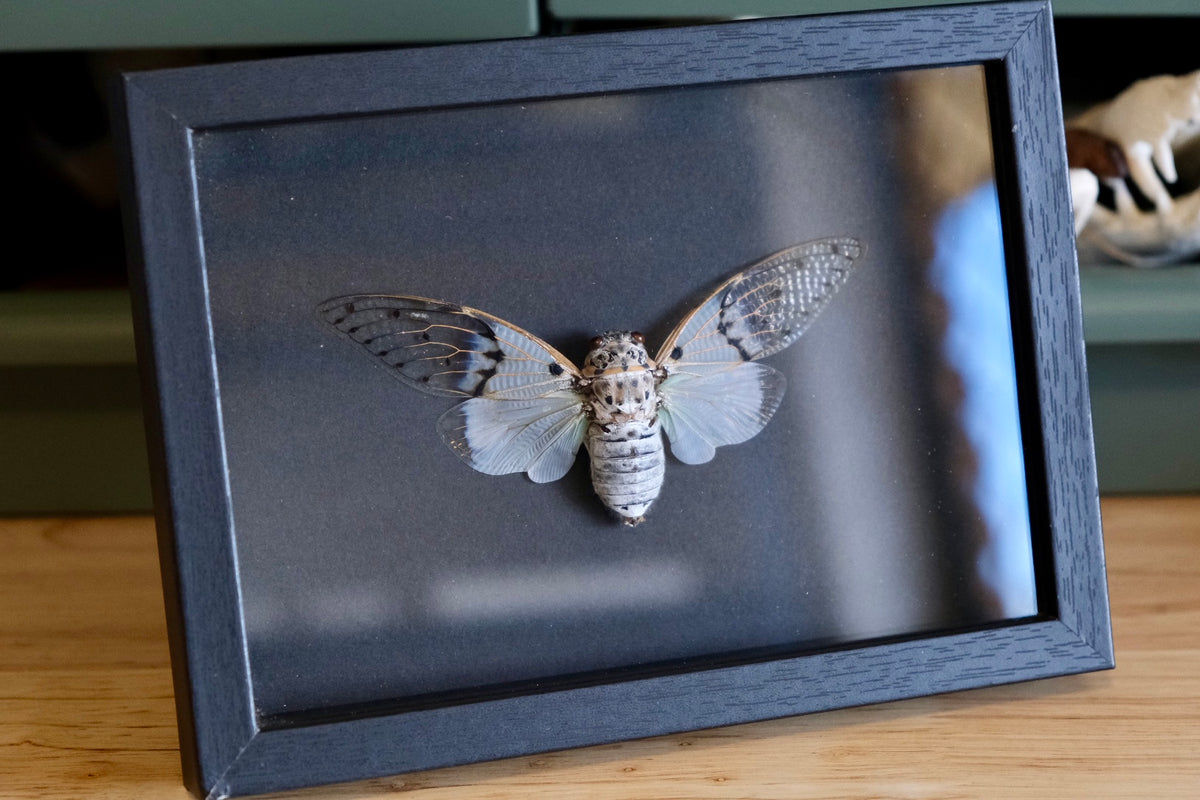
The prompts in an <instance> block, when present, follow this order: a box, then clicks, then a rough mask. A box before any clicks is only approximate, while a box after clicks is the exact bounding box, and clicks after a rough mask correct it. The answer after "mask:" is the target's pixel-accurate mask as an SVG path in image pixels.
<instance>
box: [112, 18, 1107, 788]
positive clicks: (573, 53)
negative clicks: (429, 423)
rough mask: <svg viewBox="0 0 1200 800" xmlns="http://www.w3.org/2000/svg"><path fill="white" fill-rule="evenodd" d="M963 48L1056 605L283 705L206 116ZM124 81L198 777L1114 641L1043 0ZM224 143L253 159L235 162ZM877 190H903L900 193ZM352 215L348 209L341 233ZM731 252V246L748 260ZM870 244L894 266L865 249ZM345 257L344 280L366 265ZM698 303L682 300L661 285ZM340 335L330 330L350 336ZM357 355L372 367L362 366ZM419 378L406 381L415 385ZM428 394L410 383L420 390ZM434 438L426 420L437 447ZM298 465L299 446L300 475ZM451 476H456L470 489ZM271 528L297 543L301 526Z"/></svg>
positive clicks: (1039, 660)
mask: <svg viewBox="0 0 1200 800" xmlns="http://www.w3.org/2000/svg"><path fill="white" fill-rule="evenodd" d="M957 65H981V67H982V74H983V75H984V77H985V79H986V80H985V83H986V95H987V101H988V108H989V114H990V119H991V129H992V131H993V134H992V136H993V139H992V145H993V151H994V158H995V182H996V184H997V186H998V189H999V192H998V205H999V209H1000V218H1001V220H1002V236H1003V247H1004V254H1005V255H1004V258H1005V264H1006V270H1007V280H1008V292H1009V296H1008V302H1009V304H1010V314H1011V316H1010V320H1011V335H1012V340H1013V343H1014V353H1015V355H1014V364H1015V371H1016V375H1015V380H1016V383H1017V385H1018V386H1019V387H1020V390H1021V391H1020V394H1021V423H1020V431H1021V437H1022V441H1023V448H1024V449H1023V455H1024V458H1025V476H1026V489H1027V500H1028V504H1029V519H1030V523H1029V524H1030V529H1031V552H1032V557H1033V561H1034V565H1035V567H1036V573H1037V587H1036V588H1037V610H1036V613H1031V614H1024V615H1021V616H1019V617H1017V618H1004V619H996V620H991V621H988V622H982V623H979V624H970V625H961V626H958V627H954V628H953V629H950V630H914V631H910V632H903V631H900V632H885V633H883V634H881V635H878V636H868V637H864V638H862V639H861V640H846V641H828V642H818V643H816V644H810V645H808V646H805V647H799V648H793V649H792V650H789V649H788V648H787V647H775V648H761V647H760V648H758V649H754V650H736V651H730V652H714V653H711V654H709V655H706V656H705V657H703V658H675V659H673V660H672V659H667V660H664V661H659V662H654V663H653V664H651V665H649V666H646V667H644V668H643V667H638V666H637V665H636V664H633V665H627V666H626V667H622V668H613V669H605V670H591V671H584V672H571V673H570V674H565V675H563V676H561V679H553V676H551V678H552V679H549V680H541V681H530V680H525V681H503V680H502V681H498V682H496V683H495V684H494V685H483V686H479V685H477V684H475V683H471V682H470V681H467V682H465V683H463V684H462V685H454V684H453V683H451V684H450V685H449V686H448V687H442V688H438V689H435V690H430V691H428V692H424V693H420V694H419V696H413V697H408V698H400V699H398V700H396V701H394V702H392V701H379V702H372V701H362V702H342V703H340V704H334V706H333V707H332V708H331V709H327V710H322V709H311V710H306V709H303V708H301V709H297V710H295V711H286V712H285V711H280V708H282V707H283V705H286V704H283V703H280V704H279V706H278V707H273V710H271V711H269V712H265V711H264V710H263V709H264V707H263V705H262V703H263V702H265V701H264V699H263V698H264V697H266V696H267V695H269V694H270V691H271V690H270V688H269V687H267V686H266V684H265V683H262V684H257V683H256V681H257V680H259V679H257V678H256V677H255V674H254V671H253V670H252V665H251V652H250V651H251V650H252V649H253V648H252V647H250V646H249V645H248V639H247V636H248V633H247V627H246V626H247V624H248V622H247V620H248V618H249V617H248V612H247V610H246V608H245V607H244V602H245V598H247V597H249V596H253V595H254V593H255V587H254V586H253V582H254V580H255V574H254V573H253V572H252V571H248V570H249V568H248V567H247V563H248V562H247V561H246V559H245V558H243V554H240V553H239V549H238V548H239V536H240V535H241V531H240V530H239V522H240V518H239V512H238V510H236V509H235V508H234V506H233V504H232V501H231V486H233V485H237V484H238V481H239V479H240V476H239V474H238V470H239V469H242V468H241V467H239V466H238V462H237V459H236V458H233V459H231V456H230V450H229V448H230V442H231V438H230V436H231V435H230V431H231V426H234V425H236V424H237V423H238V420H236V419H232V418H230V413H231V412H230V410H229V409H230V408H232V406H223V405H222V402H223V400H222V393H224V392H235V391H239V390H238V389H237V386H236V384H226V385H220V386H219V381H218V369H219V367H218V362H219V359H218V354H217V353H216V351H215V349H214V348H215V344H214V338H215V337H216V336H219V335H224V334H220V333H219V332H217V333H215V332H214V331H215V330H216V325H215V323H214V319H215V318H216V316H217V315H218V314H219V313H226V312H227V310H226V309H222V308H219V307H217V306H218V305H219V304H221V303H225V302H228V300H227V299H223V298H227V297H228V296H227V295H222V294H221V293H220V292H214V291H213V286H212V281H213V280H214V278H213V275H212V274H210V273H211V272H212V270H213V269H214V266H213V262H214V261H215V259H216V256H215V255H214V254H213V249H212V248H214V247H216V245H215V244H214V243H213V242H212V241H211V240H210V239H209V238H206V237H208V236H209V234H210V231H211V230H214V229H217V228H219V227H220V225H221V224H223V223H222V222H221V220H215V221H213V220H212V219H210V215H211V214H212V212H211V211H210V210H209V209H208V206H206V204H207V203H208V200H207V199H205V198H207V197H208V196H209V195H207V194H205V193H206V192H209V191H210V189H209V188H206V187H209V186H211V184H212V183H213V182H215V181H216V180H217V179H216V178H214V177H213V175H212V174H210V173H209V171H208V170H210V169H214V170H215V169H216V168H214V167H211V165H210V163H209V162H202V161H200V160H199V156H198V153H202V152H205V148H206V147H208V144H207V143H208V142H211V141H215V140H216V139H217V138H219V137H222V136H232V135H234V134H238V132H245V131H251V132H257V131H268V132H275V133H278V134H279V135H280V136H284V137H286V135H287V133H288V131H289V130H290V129H292V128H294V127H296V126H304V125H319V124H324V123H328V124H333V125H336V124H340V123H341V122H344V121H347V120H349V121H354V120H372V119H377V118H385V119H386V118H389V117H390V116H394V115H407V117H406V118H411V119H420V118H422V115H425V117H426V118H429V117H431V115H438V114H443V113H445V112H454V111H457V110H462V109H468V110H476V109H484V110H487V109H490V108H493V107H500V106H510V105H511V104H514V103H539V102H545V101H559V100H570V99H573V98H594V97H600V98H606V97H622V96H626V95H630V96H632V95H636V94H638V93H643V94H644V95H645V96H648V97H650V98H651V101H653V98H655V97H670V96H672V93H676V92H684V91H687V90H690V89H693V88H697V87H700V88H705V89H714V88H715V89H717V90H720V89H722V88H731V89H734V90H736V89H737V88H738V87H746V86H755V85H759V84H769V83H772V82H777V81H783V80H791V79H808V78H820V77H830V76H833V77H835V78H839V79H841V78H853V77H854V76H857V75H874V74H879V73H881V72H886V71H895V70H915V69H926V68H938V67H951V66H957ZM647 93H648V94H647ZM118 96H119V105H120V109H121V113H120V114H119V115H118V117H119V120H120V123H121V124H122V125H124V130H123V131H122V139H123V143H124V145H125V151H126V152H125V156H126V163H127V170H126V177H127V181H126V183H127V190H128V191H127V192H126V199H127V212H128V214H127V220H128V236H129V240H130V244H131V248H130V249H131V253H132V256H131V261H132V264H131V274H132V278H133V288H134V299H135V317H136V321H137V330H138V343H139V361H140V364H141V365H142V368H143V374H144V381H145V384H146V397H147V403H146V413H147V424H148V427H149V431H150V441H151V459H152V464H153V465H154V469H153V472H154V481H155V485H154V495H155V504H156V515H157V525H158V531H159V547H160V554H161V561H162V569H163V581H164V592H165V597H166V606H167V612H168V617H169V623H170V624H169V628H170V636H171V652H172V660H173V667H174V674H175V693H176V703H177V710H178V717H179V729H180V744H181V751H182V758H183V764H184V779H185V782H186V783H187V785H188V786H189V788H190V789H191V790H192V791H193V792H195V793H196V794H197V795H200V796H207V797H225V796H231V795H243V794H254V793H261V792H268V791H275V790H280V789H285V788H290V787H299V786H307V785H313V784H319V783H327V782H335V781H346V780H354V779H360V778H366V777H371V776H380V775H388V774H395V773H401V772H406V771H412V770H419V769H428V768H433V767H438V766H445V765H452V764H461V763H468V762H474V761H481V760H488V759H496V758H504V757H508V756H515V755H520V754H527V753H533V752H539V751H546V750H553V749H561V748H566V747H577V746H585V745H591V744H598V743H604V742H612V741H616V740H621V739H629V738H637V737H645V736H653V735H658V734H663V733H668V732H675V731H681V730H689V729H697V728H704V727H711V726H719V725H729V724H734V723H741V722H748V721H753V720H760V719H767V718H773V717H779V716H786V715H792V714H801V713H808V712H814V711H821V710H827V709H832V708H838V707H844V706H851V705H860V704H867V703H875V702H882V701H888V700H895V699H900V698H907V697H912V696H918V695H924V694H930V693H938V692H946V691H954V690H959V689H966V688H973V687H980V686H987V685H993V684H997V683H1005V682H1012V681H1020V680H1028V679H1035V678H1043V677H1048V676H1055V675H1063V674H1069V673H1077V672H1085V671H1089V670H1098V669H1106V668H1111V667H1112V666H1113V663H1114V662H1113V652H1112V642H1111V634H1110V628H1109V615H1108V601H1107V589H1106V580H1105V572H1104V557H1103V545H1102V539H1101V526H1100V513H1099V499H1098V488H1097V482H1096V475H1095V465H1094V455H1093V449H1092V438H1091V419H1090V409H1089V401H1088V389H1087V380H1086V367H1085V361H1084V347H1083V329H1082V317H1081V311H1080V298H1079V284H1078V274H1077V268H1076V262H1075V250H1074V237H1073V233H1072V226H1071V221H1070V197H1069V191H1068V186H1067V180H1066V175H1067V167H1066V156H1065V149H1064V146H1063V136H1062V112H1061V106H1060V100H1059V97H1058V86H1057V70H1056V65H1055V61H1054V46H1053V33H1052V25H1051V13H1050V8H1049V5H1048V3H1044V2H1014V3H989V4H982V5H975V6H959V7H938V8H930V9H910V10H901V11H888V12H877V13H862V14H846V15H837V16H831V17H801V18H787V19H767V20H756V21H747V22H736V23H727V24H718V25H706V26H696V27H685V28H672V29H659V30H648V31H637V32H626V33H612V34H595V35H588V36H578V37H576V36H571V37H562V38H553V37H551V38H541V39H533V40H514V41H503V42H490V43H479V44H466V45H453V46H439V47H430V48H417V49H406V50H397V51H383V52H361V53H352V54H342V55H330V56H309V57H302V58H289V59H280V60H273V61H263V62H255V63H242V64H229V65H217V66H210V67H202V68H192V69H182V70H168V71H160V72H149V73H133V74H129V75H126V76H124V77H123V79H122V82H121V84H120V87H119V93H118ZM271 135H274V133H272V134H271ZM206 137H207V138H206ZM230 152H233V153H235V154H236V153H237V152H239V151H237V148H230ZM283 152H286V151H283ZM223 168H228V169H229V170H230V173H229V174H236V173H237V170H238V164H237V163H232V164H229V163H223ZM222 174H224V173H222ZM292 199H294V198H292ZM879 202H880V203H892V204H894V205H896V207H897V208H898V209H899V207H900V206H901V205H902V204H903V202H904V199H903V198H895V197H893V198H881V199H880V200H879ZM252 229H253V227H252V226H251V230H252ZM852 232H853V231H851V233H852ZM843 233H846V231H836V230H830V231H828V234H829V235H835V234H843ZM356 235H357V234H356V233H355V232H353V231H350V232H347V233H345V236H346V241H347V242H350V241H351V239H352V238H353V237H354V236H356ZM767 254H768V253H767V252H763V253H759V254H756V255H759V256H765V255H767ZM359 255H361V252H359ZM378 255H379V258H381V259H383V258H386V257H388V254H386V253H381V254H378ZM736 266H737V264H736V263H730V264H729V265H728V270H730V271H731V270H732V269H733V268H734V267H736ZM337 268H338V269H342V270H351V269H352V266H351V265H348V264H342V265H340V266H339V267H337ZM868 268H871V269H877V270H878V269H883V267H879V266H878V264H876V265H875V266H873V267H863V268H862V269H864V270H866V269H868ZM563 269H566V270H568V271H570V270H571V269H579V268H573V267H571V266H569V265H568V266H565V267H563ZM580 277H582V275H581V276H580ZM245 279H246V280H257V278H255V277H254V276H253V275H251V276H250V277H249V278H245ZM346 283H347V293H349V290H350V289H351V288H352V287H351V285H350V284H352V283H353V280H351V279H349V278H348V279H347V281H346ZM373 288H374V290H376V291H394V290H404V289H405V288H406V287H395V286H374V287H373ZM693 288H694V287H693ZM414 293H416V292H415V291H414ZM318 294H319V293H318ZM330 296H333V293H329V294H326V295H325V296H314V297H312V298H311V299H312V305H311V306H309V307H308V308H305V309H302V310H300V311H297V312H296V313H297V314H299V315H300V316H302V317H304V319H305V320H306V322H305V324H307V325H311V326H312V330H314V331H315V330H316V327H315V326H316V323H315V322H314V321H313V320H312V319H311V317H312V308H313V307H315V306H316V304H317V303H318V302H320V301H322V300H325V299H327V298H328V297H330ZM445 299H448V300H452V301H455V302H463V303H466V302H467V298H460V297H448V298H445ZM678 302H681V301H678V300H677V299H672V300H671V301H669V302H668V303H667V311H670V310H671V309H672V308H674V307H675V306H676V304H677V303H678ZM473 305H480V304H479V303H473ZM236 312H237V314H243V315H244V314H246V313H252V312H253V308H251V309H250V311H247V310H246V309H243V308H240V307H239V308H238V309H236ZM497 313H500V312H497ZM226 315H227V316H230V315H232V314H231V313H228V314H226ZM263 315H264V316H263V318H262V319H250V320H249V323H250V325H251V326H252V327H257V328H260V329H261V328H263V327H267V326H271V325H276V324H279V323H278V318H277V317H276V316H274V315H273V314H272V313H267V312H263ZM305 315H307V316H305ZM297 318H299V317H297ZM284 319H285V323H286V320H288V319H291V317H287V316H286V315H284ZM514 321H517V322H519V320H514ZM818 324H820V323H818ZM280 335H288V331H286V330H284V331H282V332H281V333H280ZM306 335H307V334H306ZM314 335H316V336H320V335H323V334H314ZM543 335H544V334H543ZM340 344H341V343H340V342H339V341H338V340H336V339H334V338H330V339H329V340H328V347H329V348H336V347H337V346H338V345H340ZM318 346H323V345H318ZM352 355H353V354H352ZM346 358H350V356H346ZM360 366H361V367H362V370H363V375H364V376H365V377H364V380H369V379H370V377H369V376H370V375H371V372H370V369H369V366H368V365H367V364H366V362H365V361H364V362H362V364H361V365H360ZM256 391H262V392H264V394H263V397H265V398H270V397H271V396H272V393H275V394H277V395H282V394H286V390H284V389H274V388H272V387H270V386H269V385H268V386H266V387H265V388H264V387H258V388H257V389H256ZM401 391H407V390H402V389H401V388H397V389H396V392H397V393H400V392H401ZM408 399H409V400H412V398H408ZM257 401H258V398H257V397H256V402H257ZM421 402H426V401H424V400H421V399H418V400H413V401H412V403H413V405H414V407H415V406H416V405H417V404H419V403H421ZM440 408H441V407H436V408H434V410H433V411H432V412H431V413H433V414H434V416H436V412H437V411H440ZM431 430H432V429H431ZM434 441H435V444H433V445H430V446H431V447H435V448H436V447H440V445H438V444H436V440H434ZM739 447H740V446H739ZM730 450H731V452H732V450H733V448H730ZM293 466H294V465H288V464H286V463H284V462H282V461H281V463H280V464H279V466H278V470H279V471H280V472H281V473H283V476H282V477H279V476H277V480H278V482H279V483H280V484H281V485H282V484H286V482H287V477H286V471H287V470H288V469H291V468H293ZM456 466H458V467H460V468H461V469H462V470H463V471H468V470H466V468H465V467H462V466H461V465H456ZM577 466H578V465H577ZM671 468H672V467H670V466H669V467H668V469H671ZM680 469H684V468H682V467H681V468H680ZM488 480H491V479H488ZM668 480H670V478H668ZM514 485H515V484H514ZM404 491H405V490H404V488H403V487H400V488H398V489H397V492H400V493H403V492H404ZM445 491H446V493H447V496H458V495H455V494H454V492H455V490H454V489H453V488H447V489H446V490H445ZM281 502H282V501H281ZM649 524H650V523H647V525H649ZM241 544H242V545H243V546H245V543H244V542H242V543H241ZM274 546H275V547H277V548H278V549H279V551H280V552H282V551H284V550H286V549H287V548H288V547H289V546H291V545H290V543H289V542H288V541H279V542H276V543H274ZM464 658H466V659H469V658H470V653H465V654H464Z"/></svg>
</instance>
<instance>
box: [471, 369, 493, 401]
mask: <svg viewBox="0 0 1200 800" xmlns="http://www.w3.org/2000/svg"><path fill="white" fill-rule="evenodd" d="M478 374H479V383H477V384H475V391H474V395H475V396H476V397H479V396H480V395H482V394H483V390H484V388H486V387H487V383H488V381H490V380H491V379H492V378H494V377H495V376H496V368H495V367H491V368H490V369H483V370H480V371H479V373H478Z"/></svg>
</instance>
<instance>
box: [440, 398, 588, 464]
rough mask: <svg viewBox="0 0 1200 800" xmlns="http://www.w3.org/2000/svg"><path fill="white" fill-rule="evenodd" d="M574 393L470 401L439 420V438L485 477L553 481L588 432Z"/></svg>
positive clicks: (585, 418) (473, 399) (451, 410)
mask: <svg viewBox="0 0 1200 800" xmlns="http://www.w3.org/2000/svg"><path fill="white" fill-rule="evenodd" d="M582 405H583V404H582V401H581V400H580V398H579V395H577V394H575V393H574V392H557V393H555V394H552V395H548V396H546V397H538V398H532V399H527V400H492V399H490V398H487V397H473V398H471V399H470V400H468V401H466V402H465V403H460V404H459V405H457V406H455V407H454V408H452V409H450V410H449V411H447V412H446V413H445V414H443V415H442V416H441V419H439V420H438V430H439V431H440V432H441V434H442V440H443V441H444V442H446V444H447V445H448V446H449V447H450V449H451V450H453V451H454V452H455V453H457V454H458V455H459V456H460V457H461V458H462V459H463V461H466V462H467V463H468V464H470V465H471V466H472V467H474V468H475V469H477V470H479V471H480V472H483V473H485V474H487V475H507V474H509V473H511V472H527V473H529V477H530V478H531V479H532V480H534V481H536V482H537V483H548V482H550V481H556V480H558V479H559V478H561V477H562V476H563V475H566V474H567V470H569V469H570V468H571V464H572V463H574V461H575V453H576V451H578V450H579V445H580V443H582V441H583V435H584V431H585V430H586V429H587V417H586V416H585V415H584V413H583V410H582Z"/></svg>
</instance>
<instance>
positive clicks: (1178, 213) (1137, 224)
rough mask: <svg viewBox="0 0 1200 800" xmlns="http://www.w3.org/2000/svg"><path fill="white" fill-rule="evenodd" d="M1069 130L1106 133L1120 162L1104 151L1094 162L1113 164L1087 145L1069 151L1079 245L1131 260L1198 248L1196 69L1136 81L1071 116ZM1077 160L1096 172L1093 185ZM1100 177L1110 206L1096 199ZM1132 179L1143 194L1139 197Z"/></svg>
mask: <svg viewBox="0 0 1200 800" xmlns="http://www.w3.org/2000/svg"><path fill="white" fill-rule="evenodd" d="M1068 130H1069V131H1070V132H1072V133H1075V134H1076V135H1079V134H1082V136H1083V137H1085V138H1092V139H1099V140H1100V141H1105V140H1107V142H1109V143H1110V144H1111V145H1113V146H1115V147H1116V148H1117V149H1118V151H1119V154H1120V155H1122V156H1123V157H1124V158H1123V161H1124V162H1125V164H1124V165H1120V164H1116V165H1115V166H1114V165H1113V162H1112V161H1111V159H1109V160H1103V159H1102V160H1101V162H1099V163H1102V164H1104V165H1107V166H1113V167H1114V168H1113V169H1105V167H1104V166H1101V167H1097V166H1096V163H1097V162H1096V161H1095V160H1094V159H1093V158H1092V157H1091V156H1092V154H1091V153H1090V152H1089V154H1088V155H1087V156H1084V155H1082V154H1079V155H1077V154H1072V156H1071V166H1072V167H1074V168H1076V169H1073V170H1072V172H1073V175H1072V194H1073V199H1074V204H1075V211H1076V223H1075V224H1076V231H1077V232H1078V233H1079V236H1080V246H1081V249H1083V250H1087V249H1088V248H1094V249H1096V250H1099V251H1101V252H1103V253H1106V254H1108V255H1110V256H1112V257H1115V258H1117V259H1119V260H1121V261H1124V262H1126V263H1129V264H1133V265H1135V266H1158V265H1161V264H1165V263H1169V262H1172V261H1180V260H1183V259H1186V258H1188V257H1189V256H1192V255H1195V254H1197V253H1200V180H1198V179H1200V71H1196V72H1193V73H1191V74H1189V75H1183V76H1178V77H1176V76H1172V75H1161V76H1157V77H1154V78H1147V79H1145V80H1142V81H1138V82H1137V83H1134V84H1133V85H1132V86H1130V87H1129V88H1128V89H1126V90H1125V91H1123V92H1122V93H1121V94H1119V95H1117V96H1116V97H1115V98H1113V99H1112V100H1110V101H1108V102H1106V103H1102V104H1100V105H1098V106H1095V107H1094V108H1091V109H1089V110H1088V111H1086V112H1084V113H1083V114H1081V115H1080V116H1079V117H1076V118H1075V119H1074V120H1072V121H1071V122H1070V123H1069V124H1068ZM1069 144H1070V141H1069ZM1092 146H1093V145H1090V144H1089V145H1088V147H1089V148H1090V147H1092ZM1076 149H1077V150H1078V149H1079V148H1078V147H1077V148H1076ZM1082 152H1083V151H1080V153H1082ZM1120 160H1121V159H1118V161H1120ZM1079 168H1082V169H1086V170H1087V171H1088V172H1090V173H1092V174H1093V175H1095V177H1096V182H1095V185H1094V187H1093V185H1092V184H1091V182H1090V181H1089V180H1088V178H1087V176H1086V175H1085V174H1081V173H1079ZM1126 179H1128V182H1127V180H1126ZM1100 184H1103V185H1104V186H1106V187H1108V188H1109V189H1110V190H1111V191H1112V195H1113V201H1112V207H1111V208H1110V207H1107V206H1106V205H1105V204H1103V203H1095V200H1096V197H1097V196H1098V194H1099V188H1100ZM1130 184H1132V189H1135V190H1136V191H1137V192H1138V193H1140V194H1141V195H1142V198H1140V199H1141V201H1142V202H1141V204H1140V205H1139V198H1136V197H1135V194H1134V191H1133V190H1131V186H1130ZM1172 190H1175V191H1174V192H1173V191H1172ZM1181 190H1182V191H1184V192H1185V193H1183V194H1182V195H1181V194H1179V192H1180V191H1181Z"/></svg>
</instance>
